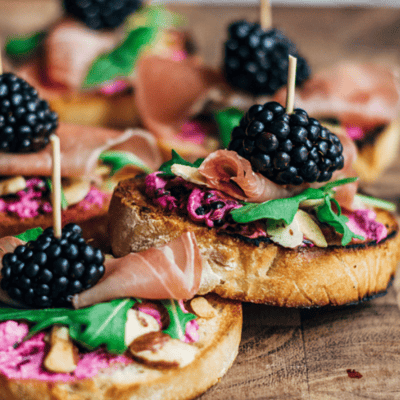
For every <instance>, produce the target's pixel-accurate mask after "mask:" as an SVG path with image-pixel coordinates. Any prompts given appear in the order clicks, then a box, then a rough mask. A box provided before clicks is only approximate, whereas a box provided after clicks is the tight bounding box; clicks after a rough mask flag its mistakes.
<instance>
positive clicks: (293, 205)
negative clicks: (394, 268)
mask: <svg viewBox="0 0 400 400" xmlns="http://www.w3.org/2000/svg"><path fill="white" fill-rule="evenodd" d="M356 180H357V178H347V179H341V180H338V181H334V182H329V183H327V184H326V185H324V186H322V187H321V188H319V189H313V188H309V189H306V190H305V191H304V192H302V193H299V194H298V195H296V196H293V197H289V198H286V199H276V200H269V201H266V202H264V203H247V204H245V205H244V206H243V207H240V208H236V209H234V210H232V211H231V215H232V218H233V220H234V221H236V222H238V223H241V224H246V223H249V222H252V221H256V220H259V219H267V220H268V219H269V220H274V221H279V220H282V221H284V222H285V223H286V224H287V225H290V224H291V223H292V222H293V219H294V216H295V215H296V212H297V211H298V209H299V207H300V205H301V203H302V202H308V201H309V200H322V204H320V202H318V204H316V205H315V207H316V211H317V218H318V219H319V221H320V222H325V223H327V224H329V225H331V226H333V227H334V228H335V230H336V231H337V232H339V233H341V234H342V235H343V237H342V245H343V246H345V245H346V244H348V243H349V242H350V241H351V240H352V239H353V238H357V239H361V240H363V239H364V238H363V237H362V236H358V235H355V234H354V233H353V232H352V231H351V230H350V229H349V228H348V227H347V225H346V222H347V221H348V218H347V217H345V216H344V215H341V210H340V206H339V204H338V203H337V201H336V200H335V199H334V198H333V196H334V194H335V192H334V191H333V190H332V189H333V188H334V187H337V186H341V185H346V184H348V183H351V182H354V181H356ZM331 201H333V202H335V203H336V206H337V209H338V214H335V212H334V211H333V210H332V206H331Z"/></svg>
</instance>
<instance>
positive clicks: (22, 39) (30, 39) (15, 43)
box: [5, 32, 46, 57]
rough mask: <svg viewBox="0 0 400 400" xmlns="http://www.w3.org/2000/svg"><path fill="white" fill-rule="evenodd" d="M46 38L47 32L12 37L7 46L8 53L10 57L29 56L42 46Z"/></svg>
mask: <svg viewBox="0 0 400 400" xmlns="http://www.w3.org/2000/svg"><path fill="white" fill-rule="evenodd" d="M45 36H46V32H35V33H33V34H31V35H23V36H15V37H11V38H9V39H8V40H7V42H6V45H5V50H6V53H7V55H8V56H10V57H21V56H27V55H29V54H31V53H33V52H34V51H35V50H36V49H37V48H38V47H39V46H40V44H41V43H42V42H43V39H44V38H45Z"/></svg>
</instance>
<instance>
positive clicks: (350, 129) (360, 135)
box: [345, 125, 365, 140]
mask: <svg viewBox="0 0 400 400" xmlns="http://www.w3.org/2000/svg"><path fill="white" fill-rule="evenodd" d="M345 128H346V133H347V135H348V136H350V137H351V138H352V139H353V140H362V139H364V137H365V132H364V131H363V129H362V128H361V127H360V126H352V125H348V126H346V127H345Z"/></svg>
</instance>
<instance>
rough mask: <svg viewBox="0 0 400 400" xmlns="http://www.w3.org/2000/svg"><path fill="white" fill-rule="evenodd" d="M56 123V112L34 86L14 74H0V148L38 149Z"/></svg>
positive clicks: (43, 143)
mask: <svg viewBox="0 0 400 400" xmlns="http://www.w3.org/2000/svg"><path fill="white" fill-rule="evenodd" d="M57 126H58V116H57V114H56V113H55V112H53V111H51V110H50V108H49V104H48V103H47V101H45V100H42V99H40V98H39V96H38V93H37V91H36V89H34V88H33V87H32V86H31V85H29V84H28V83H27V82H25V81H24V80H23V79H21V78H19V77H17V76H15V75H14V74H11V73H5V74H2V75H0V151H3V152H11V153H19V152H23V153H26V152H34V151H38V150H40V149H42V148H44V147H46V145H47V144H48V143H49V136H50V134H52V133H53V132H54V131H55V129H56V128H57Z"/></svg>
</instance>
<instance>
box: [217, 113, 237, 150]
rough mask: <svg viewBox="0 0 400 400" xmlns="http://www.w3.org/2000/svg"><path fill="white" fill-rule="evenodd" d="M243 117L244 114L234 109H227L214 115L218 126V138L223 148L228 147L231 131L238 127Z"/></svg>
mask: <svg viewBox="0 0 400 400" xmlns="http://www.w3.org/2000/svg"><path fill="white" fill-rule="evenodd" d="M243 115H244V112H243V111H240V110H238V109H236V108H227V109H225V110H222V111H217V112H216V113H215V114H214V116H215V120H216V121H217V125H218V131H219V137H220V139H221V142H222V146H223V147H224V148H226V147H228V146H229V143H230V141H231V134H232V130H233V128H235V127H236V126H238V125H239V123H240V120H241V119H242V117H243Z"/></svg>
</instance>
